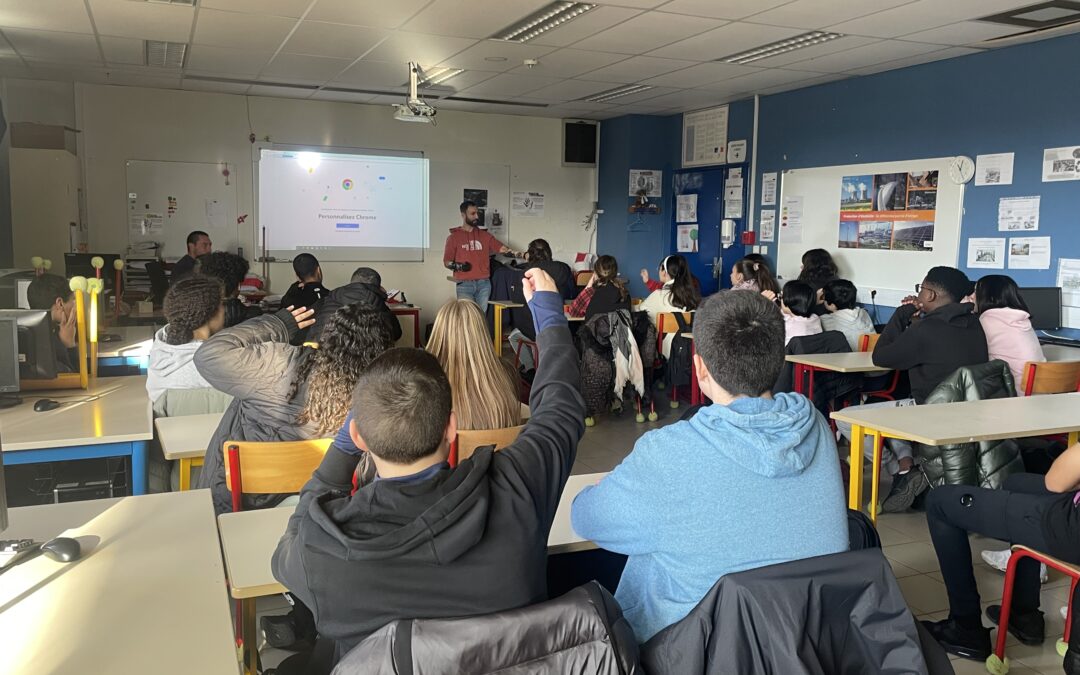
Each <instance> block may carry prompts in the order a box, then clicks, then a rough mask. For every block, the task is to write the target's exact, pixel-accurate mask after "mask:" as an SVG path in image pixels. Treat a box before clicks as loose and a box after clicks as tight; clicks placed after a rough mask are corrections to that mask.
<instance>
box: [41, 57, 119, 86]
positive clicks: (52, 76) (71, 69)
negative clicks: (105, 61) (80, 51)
mask: <svg viewBox="0 0 1080 675" xmlns="http://www.w3.org/2000/svg"><path fill="white" fill-rule="evenodd" d="M26 65H27V66H29V67H30V72H31V73H32V74H33V77H34V78H36V79H39V80H60V81H65V82H67V81H73V80H74V81H78V82H95V83H100V84H109V75H108V73H107V72H106V70H105V69H104V68H103V67H96V68H95V67H93V66H87V67H79V66H77V65H71V64H67V65H64V64H58V63H55V62H50V61H38V60H35V59H26Z"/></svg>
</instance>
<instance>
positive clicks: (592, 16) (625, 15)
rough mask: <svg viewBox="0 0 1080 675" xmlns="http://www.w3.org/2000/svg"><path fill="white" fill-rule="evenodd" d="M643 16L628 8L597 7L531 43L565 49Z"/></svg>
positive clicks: (534, 39)
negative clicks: (633, 18) (628, 20)
mask: <svg viewBox="0 0 1080 675" xmlns="http://www.w3.org/2000/svg"><path fill="white" fill-rule="evenodd" d="M638 14H641V10H640V9H629V8H627V7H596V8H595V9H592V10H590V11H588V12H586V13H585V14H582V15H581V16H579V17H577V18H576V19H573V20H571V21H567V22H566V23H564V24H563V25H561V26H559V27H558V28H556V29H554V30H550V31H547V32H546V33H541V34H540V35H538V36H536V37H535V38H533V39H532V40H531V41H530V42H532V43H533V44H538V45H553V46H555V47H565V46H567V45H572V44H574V43H575V42H578V41H580V40H584V39H585V38H587V37H589V36H591V35H594V34H596V33H599V32H600V31H602V30H605V29H607V28H611V27H612V26H614V25H616V24H619V23H622V22H623V21H626V20H627V19H630V18H632V17H635V16H637V15H638Z"/></svg>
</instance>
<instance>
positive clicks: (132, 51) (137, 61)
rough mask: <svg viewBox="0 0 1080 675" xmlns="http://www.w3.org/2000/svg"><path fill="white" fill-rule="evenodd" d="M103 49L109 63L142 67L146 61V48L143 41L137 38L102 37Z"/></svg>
mask: <svg viewBox="0 0 1080 675" xmlns="http://www.w3.org/2000/svg"><path fill="white" fill-rule="evenodd" d="M101 48H102V50H104V52H105V61H106V62H107V63H109V64H110V65H111V64H114V63H126V64H134V65H140V66H141V65H142V64H143V62H144V61H145V48H144V47H143V41H142V40H136V39H135V38H121V37H102V38H101Z"/></svg>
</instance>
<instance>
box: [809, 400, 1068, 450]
mask: <svg viewBox="0 0 1080 675" xmlns="http://www.w3.org/2000/svg"><path fill="white" fill-rule="evenodd" d="M830 416H831V417H832V418H833V419H835V420H841V421H843V422H848V423H850V424H858V425H860V426H863V427H866V428H869V429H876V430H878V431H882V432H885V433H887V434H893V435H896V436H899V437H900V438H906V439H909V440H912V441H916V442H918V443H925V444H926V445H946V444H950V443H970V442H974V441H994V440H1000V439H1002V438H1026V437H1028V436H1043V435H1050V434H1064V433H1068V432H1070V431H1075V430H1077V429H1080V393H1072V394H1051V395H1047V396H1028V397H1019V398H999V399H992V400H988V401H968V402H962V403H942V404H940V405H915V406H904V407H900V408H874V409H869V410H854V409H853V408H845V409H844V410H839V411H837V412H834V413H832V414H831V415H830Z"/></svg>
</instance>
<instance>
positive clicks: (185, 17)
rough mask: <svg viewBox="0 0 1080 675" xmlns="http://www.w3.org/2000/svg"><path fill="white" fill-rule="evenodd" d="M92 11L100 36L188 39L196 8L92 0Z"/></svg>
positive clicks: (127, 1) (113, 0)
mask: <svg viewBox="0 0 1080 675" xmlns="http://www.w3.org/2000/svg"><path fill="white" fill-rule="evenodd" d="M90 11H91V12H92V13H93V15H94V25H95V26H97V32H98V34H99V35H114V36H116V37H127V38H136V39H139V40H166V41H168V42H187V41H188V38H189V37H191V22H192V21H194V20H195V10H194V8H192V7H184V6H182V5H164V4H159V3H153V2H131V1H130V0H90Z"/></svg>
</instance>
